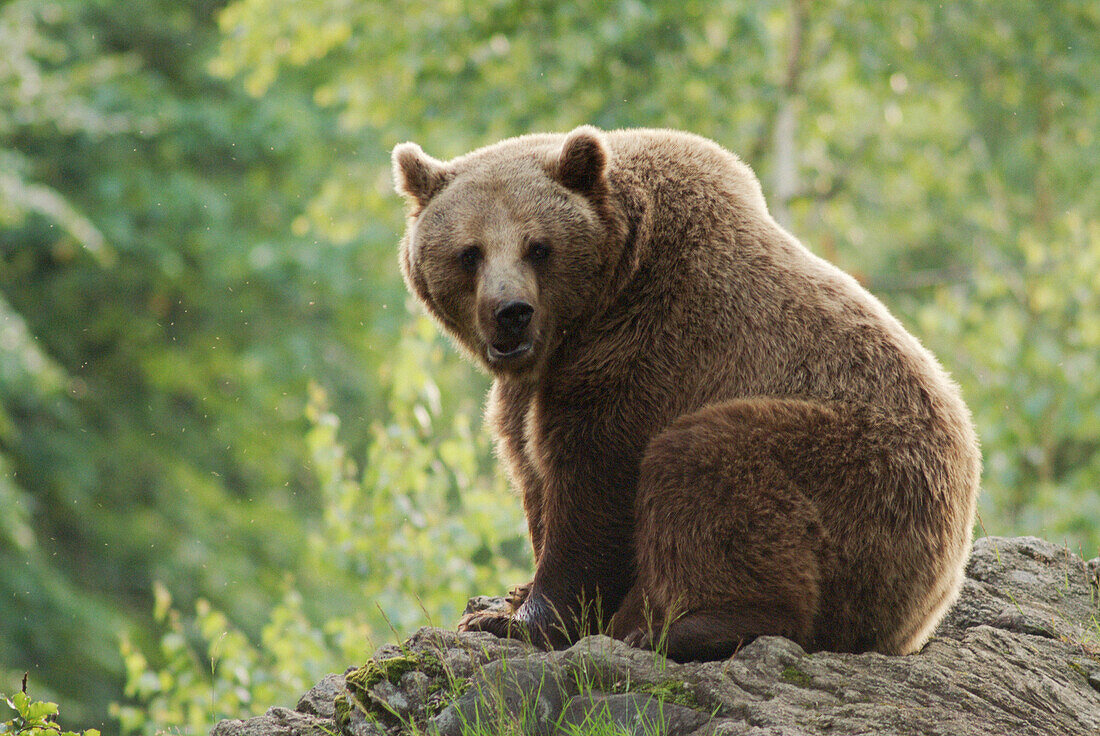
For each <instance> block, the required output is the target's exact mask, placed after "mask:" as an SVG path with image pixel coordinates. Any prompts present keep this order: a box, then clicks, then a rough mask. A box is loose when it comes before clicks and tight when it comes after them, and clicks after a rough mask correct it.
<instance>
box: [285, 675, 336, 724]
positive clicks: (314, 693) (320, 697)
mask: <svg viewBox="0 0 1100 736" xmlns="http://www.w3.org/2000/svg"><path fill="white" fill-rule="evenodd" d="M342 692H344V676H343V675H325V677H324V679H323V680H321V681H320V682H318V683H317V684H316V685H314V686H313V688H312V689H311V690H310V691H309V692H307V693H306V694H305V695H303V696H302V697H301V698H300V699H299V700H298V705H297V706H296V707H295V710H297V711H298V712H299V713H308V714H309V715H314V716H320V717H322V718H333V717H334V716H335V715H336V705H335V702H334V701H335V700H336V696H337V695H339V694H340V693H342Z"/></svg>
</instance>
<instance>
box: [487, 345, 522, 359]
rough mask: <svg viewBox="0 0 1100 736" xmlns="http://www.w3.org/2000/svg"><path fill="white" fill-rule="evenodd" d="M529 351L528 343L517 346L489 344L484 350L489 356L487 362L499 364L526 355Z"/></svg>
mask: <svg viewBox="0 0 1100 736" xmlns="http://www.w3.org/2000/svg"><path fill="white" fill-rule="evenodd" d="M530 350H531V343H530V342H521V343H519V344H518V345H510V344H503V345H494V344H492V343H490V344H489V346H488V347H487V348H486V349H485V352H486V354H487V355H488V356H489V360H491V361H494V362H499V361H504V360H514V359H515V358H518V357H520V356H521V355H526V354H527V353H528V352H529V351H530Z"/></svg>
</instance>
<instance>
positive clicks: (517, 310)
mask: <svg viewBox="0 0 1100 736" xmlns="http://www.w3.org/2000/svg"><path fill="white" fill-rule="evenodd" d="M534 313H535V308H534V307H532V306H531V305H530V304H528V303H527V302H524V301H520V300H519V299H514V300H512V301H510V302H507V303H506V304H502V305H500V307H498V308H497V311H496V312H495V313H494V314H493V317H494V318H495V319H496V321H497V334H498V335H499V336H501V337H504V336H506V335H511V334H522V333H523V331H524V330H526V329H527V325H529V324H531V315H532V314H534Z"/></svg>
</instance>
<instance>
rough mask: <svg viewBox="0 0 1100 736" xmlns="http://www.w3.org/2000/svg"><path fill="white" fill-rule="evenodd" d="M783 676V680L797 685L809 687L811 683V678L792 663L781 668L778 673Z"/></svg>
mask: <svg viewBox="0 0 1100 736" xmlns="http://www.w3.org/2000/svg"><path fill="white" fill-rule="evenodd" d="M779 676H780V677H782V678H783V681H784V682H789V683H791V684H792V685H798V686H799V687H809V686H810V685H811V684H812V683H813V679H812V678H811V677H810V676H809V675H807V674H806V673H805V672H803V671H802V670H800V669H798V668H797V667H795V666H794V665H791V666H789V667H787V668H786V669H784V670H783V672H782V673H780V675H779Z"/></svg>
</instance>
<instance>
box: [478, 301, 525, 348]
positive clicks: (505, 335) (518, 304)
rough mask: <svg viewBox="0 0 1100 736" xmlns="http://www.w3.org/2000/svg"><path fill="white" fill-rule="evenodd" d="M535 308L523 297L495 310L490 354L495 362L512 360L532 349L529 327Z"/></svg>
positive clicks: (505, 303)
mask: <svg viewBox="0 0 1100 736" xmlns="http://www.w3.org/2000/svg"><path fill="white" fill-rule="evenodd" d="M534 314H535V308H534V307H533V306H531V305H530V304H528V303H527V302H525V301H523V300H521V299H511V300H509V301H506V302H504V303H503V304H501V305H499V306H498V307H497V308H496V309H494V310H493V337H492V339H491V340H490V341H489V346H488V354H489V359H490V360H491V361H493V362H501V361H505V360H512V359H515V358H519V357H522V356H524V355H526V354H527V353H528V352H529V351H530V350H531V337H530V335H529V334H528V333H529V329H528V328H529V327H530V326H531V318H532V317H533V316H534Z"/></svg>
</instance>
